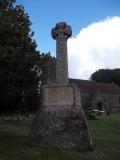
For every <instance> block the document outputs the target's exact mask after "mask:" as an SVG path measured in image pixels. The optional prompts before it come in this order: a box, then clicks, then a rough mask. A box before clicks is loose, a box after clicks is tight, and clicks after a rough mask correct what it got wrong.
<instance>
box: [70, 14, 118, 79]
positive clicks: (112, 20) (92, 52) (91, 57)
mask: <svg viewBox="0 0 120 160" xmlns="http://www.w3.org/2000/svg"><path fill="white" fill-rule="evenodd" d="M68 59H69V60H68V62H69V77H72V78H80V79H89V78H90V76H91V74H92V73H93V72H95V71H96V70H98V69H101V68H120V17H108V18H106V19H104V20H101V21H99V22H95V23H92V24H90V25H89V26H87V27H86V28H83V29H82V30H81V31H80V32H79V33H78V35H77V36H76V37H72V38H71V39H69V40H68Z"/></svg>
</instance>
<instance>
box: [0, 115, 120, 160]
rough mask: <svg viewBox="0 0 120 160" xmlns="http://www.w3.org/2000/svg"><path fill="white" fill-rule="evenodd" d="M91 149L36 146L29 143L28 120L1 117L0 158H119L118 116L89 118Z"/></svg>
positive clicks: (104, 159) (15, 159)
mask: <svg viewBox="0 0 120 160" xmlns="http://www.w3.org/2000/svg"><path fill="white" fill-rule="evenodd" d="M88 123H89V128H90V131H91V135H92V139H93V142H94V144H95V150H94V151H93V152H84V153H82V152H78V151H75V150H58V149H53V148H38V147H33V146H30V145H29V144H28V137H29V132H30V127H31V120H26V121H21V122H20V124H17V122H15V121H2V120H0V160H120V115H119V114H116V115H111V116H101V117H99V119H98V120H92V121H89V122H88Z"/></svg>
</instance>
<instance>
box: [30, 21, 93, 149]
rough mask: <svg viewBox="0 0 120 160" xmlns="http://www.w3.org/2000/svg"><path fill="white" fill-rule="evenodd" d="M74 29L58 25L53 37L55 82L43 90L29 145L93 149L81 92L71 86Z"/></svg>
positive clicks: (61, 24)
mask: <svg viewBox="0 0 120 160" xmlns="http://www.w3.org/2000/svg"><path fill="white" fill-rule="evenodd" d="M71 34H72V31H71V27H70V26H68V25H67V24H66V23H65V22H61V23H58V24H56V26H55V28H53V29H52V37H53V38H54V39H56V43H57V46H56V48H57V49H56V52H57V53H56V63H55V64H56V71H55V72H56V76H55V77H56V80H54V82H55V83H53V81H52V80H51V81H48V82H49V83H48V84H47V85H45V86H43V88H42V105H41V106H40V109H39V110H38V113H37V115H36V117H35V119H34V121H33V124H32V129H31V133H30V143H31V144H33V145H39V146H52V147H57V148H78V149H92V147H93V146H92V141H91V137H90V134H89V130H88V125H87V121H86V117H85V114H84V112H83V110H82V107H81V99H80V90H79V88H78V87H77V86H76V85H74V84H69V83H68V62H67V39H68V38H69V37H70V36H71Z"/></svg>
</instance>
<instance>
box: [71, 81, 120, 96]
mask: <svg viewBox="0 0 120 160" xmlns="http://www.w3.org/2000/svg"><path fill="white" fill-rule="evenodd" d="M69 82H70V83H74V84H76V85H77V86H79V87H80V90H81V92H82V93H96V92H97V91H100V92H101V93H103V94H112V95H120V88H119V87H118V86H117V85H115V84H113V83H98V82H95V81H90V80H81V79H69Z"/></svg>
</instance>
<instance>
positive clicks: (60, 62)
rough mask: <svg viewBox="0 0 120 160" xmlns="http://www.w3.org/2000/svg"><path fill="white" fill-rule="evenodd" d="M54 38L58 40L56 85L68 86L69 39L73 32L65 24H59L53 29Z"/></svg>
mask: <svg viewBox="0 0 120 160" xmlns="http://www.w3.org/2000/svg"><path fill="white" fill-rule="evenodd" d="M51 33H52V37H53V39H55V40H56V83H57V84H63V85H67V84H68V60H67V39H68V38H69V37H71V34H72V30H71V27H70V26H69V25H67V24H66V23H65V22H60V23H57V24H56V26H55V28H53V29H52V32H51Z"/></svg>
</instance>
